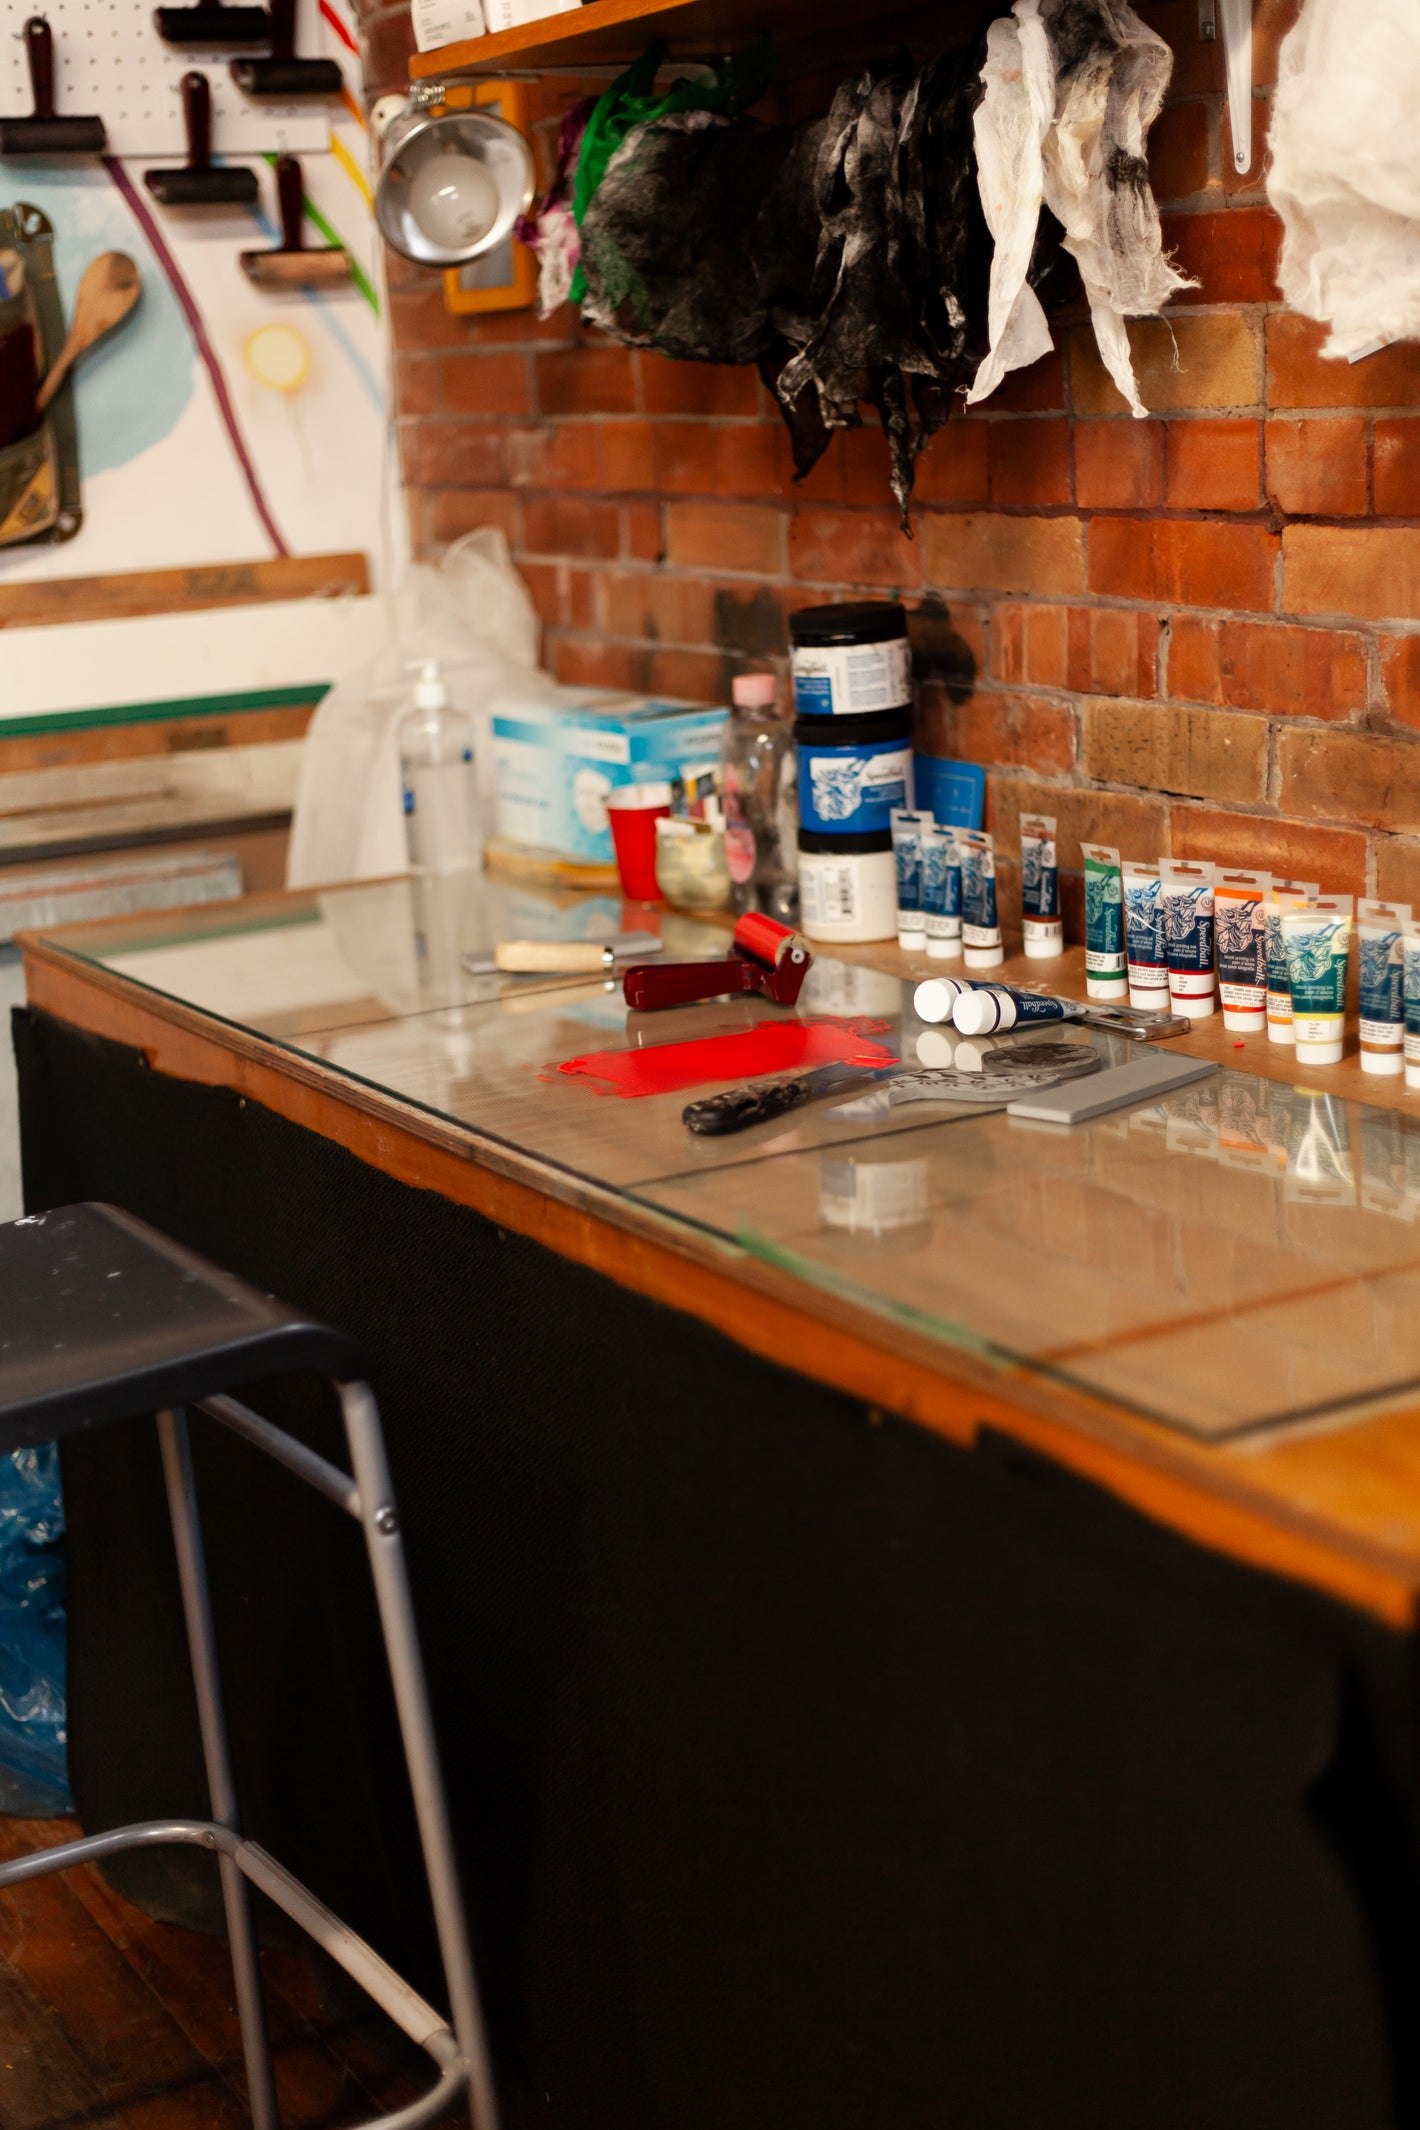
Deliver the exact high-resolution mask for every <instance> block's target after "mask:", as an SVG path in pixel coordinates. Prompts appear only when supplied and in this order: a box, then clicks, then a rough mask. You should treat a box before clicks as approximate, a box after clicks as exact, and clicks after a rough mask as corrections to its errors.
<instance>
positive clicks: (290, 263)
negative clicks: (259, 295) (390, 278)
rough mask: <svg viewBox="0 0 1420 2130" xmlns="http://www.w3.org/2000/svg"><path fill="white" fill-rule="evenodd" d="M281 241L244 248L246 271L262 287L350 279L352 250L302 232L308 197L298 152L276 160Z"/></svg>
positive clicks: (324, 284) (336, 283)
mask: <svg viewBox="0 0 1420 2130" xmlns="http://www.w3.org/2000/svg"><path fill="white" fill-rule="evenodd" d="M276 198H277V202H278V204H279V207H280V211H281V242H280V243H279V244H278V245H277V247H276V249H275V250H274V251H244V252H243V253H242V255H241V257H242V272H243V273H244V274H245V275H246V277H247V279H248V281H254V282H255V283H256V285H257V287H258V288H336V287H338V286H339V285H340V284H341V282H343V281H348V280H349V279H350V254H349V253H348V252H346V251H342V250H341V248H340V246H339V245H338V244H332V245H309V246H308V245H307V244H306V243H304V241H303V240H302V236H301V220H302V216H303V215H304V213H305V199H304V194H303V191H302V187H301V166H300V163H299V162H298V161H297V159H296V157H295V156H294V155H283V156H279V157H278V158H277V162H276Z"/></svg>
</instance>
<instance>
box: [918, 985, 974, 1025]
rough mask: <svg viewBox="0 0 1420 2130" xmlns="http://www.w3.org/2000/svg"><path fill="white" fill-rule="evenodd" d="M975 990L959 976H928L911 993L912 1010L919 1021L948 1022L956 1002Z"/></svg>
mask: <svg viewBox="0 0 1420 2130" xmlns="http://www.w3.org/2000/svg"><path fill="white" fill-rule="evenodd" d="M975 989H976V986H975V984H971V983H965V982H963V980H962V978H961V977H959V976H929V977H928V979H927V981H926V983H925V984H919V985H918V986H917V989H916V990H915V991H914V992H913V994H912V1010H913V1012H914V1013H915V1014H916V1016H917V1018H918V1020H919V1021H927V1022H929V1023H932V1024H935V1023H936V1022H938V1021H949V1020H950V1019H951V1017H952V1008H953V1006H954V1005H955V1004H956V1002H957V1000H958V999H959V998H962V997H964V996H965V994H966V993H967V992H968V991H974V990H975Z"/></svg>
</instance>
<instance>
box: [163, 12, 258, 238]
mask: <svg viewBox="0 0 1420 2130" xmlns="http://www.w3.org/2000/svg"><path fill="white" fill-rule="evenodd" d="M224 12H228V11H227V10H224ZM182 122H183V126H184V129H185V130H186V133H187V161H186V163H185V164H184V165H183V167H182V168H181V169H180V170H173V169H168V170H145V171H144V173H143V182H144V184H145V185H146V186H147V188H148V190H149V191H150V192H151V193H152V195H153V197H154V199H155V200H161V201H162V203H163V205H164V207H217V206H223V205H226V206H232V207H251V206H254V205H255V203H256V199H257V183H256V172H255V171H254V170H248V169H247V168H246V167H245V165H243V164H233V165H232V166H231V168H229V169H222V170H219V169H217V167H216V165H215V164H214V163H213V161H212V91H211V89H210V87H209V86H208V82H207V76H206V75H205V74H199V73H198V72H197V71H196V69H194V70H193V72H192V73H190V74H184V75H183V77H182Z"/></svg>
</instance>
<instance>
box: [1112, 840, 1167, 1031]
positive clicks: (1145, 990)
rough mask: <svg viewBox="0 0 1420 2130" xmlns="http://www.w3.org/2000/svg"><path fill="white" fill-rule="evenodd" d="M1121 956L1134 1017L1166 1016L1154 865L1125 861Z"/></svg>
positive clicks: (1159, 886)
mask: <svg viewBox="0 0 1420 2130" xmlns="http://www.w3.org/2000/svg"><path fill="white" fill-rule="evenodd" d="M1120 870H1121V873H1122V876H1123V880H1124V954H1125V959H1126V960H1127V962H1128V964H1129V1003H1130V1005H1131V1006H1132V1007H1133V1008H1134V1010H1135V1012H1136V1013H1167V1012H1168V1010H1169V965H1168V962H1167V961H1166V960H1165V958H1164V904H1163V888H1162V884H1161V882H1160V880H1159V868H1158V866H1157V865H1153V864H1144V863H1142V862H1141V861H1140V860H1138V859H1136V858H1126V859H1125V861H1124V864H1123V866H1122V867H1121V869H1120Z"/></svg>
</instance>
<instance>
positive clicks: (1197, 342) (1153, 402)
mask: <svg viewBox="0 0 1420 2130" xmlns="http://www.w3.org/2000/svg"><path fill="white" fill-rule="evenodd" d="M1129 346H1130V351H1131V353H1132V356H1133V360H1134V376H1135V381H1136V383H1137V384H1138V387H1139V397H1140V398H1141V399H1142V400H1143V402H1144V405H1145V406H1146V407H1148V408H1149V409H1150V410H1151V412H1153V413H1155V414H1171V413H1175V412H1180V413H1192V412H1193V411H1194V410H1195V409H1206V410H1209V411H1221V410H1222V409H1224V408H1231V407H1252V406H1256V404H1257V400H1258V393H1259V391H1260V382H1259V373H1258V338H1257V333H1256V330H1255V328H1254V326H1253V323H1252V321H1251V319H1249V318H1245V317H1242V316H1240V315H1239V313H1238V312H1236V311H1212V312H1208V313H1207V314H1204V315H1200V314H1199V313H1198V312H1196V311H1180V312H1179V314H1178V316H1177V317H1172V316H1170V317H1167V318H1134V319H1131V320H1130V323H1129ZM1070 389H1071V395H1072V398H1073V400H1074V405H1075V412H1076V413H1077V414H1123V413H1125V412H1126V411H1127V409H1126V406H1125V402H1124V398H1123V395H1122V394H1121V392H1120V391H1119V388H1118V386H1117V385H1116V384H1115V382H1114V380H1113V378H1112V377H1111V376H1110V375H1109V372H1108V371H1107V370H1106V369H1105V366H1104V364H1103V363H1102V362H1101V361H1100V358H1099V350H1098V349H1097V347H1096V346H1095V336H1094V330H1093V328H1092V327H1091V326H1088V325H1079V326H1074V327H1072V328H1071V332H1070Z"/></svg>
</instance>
